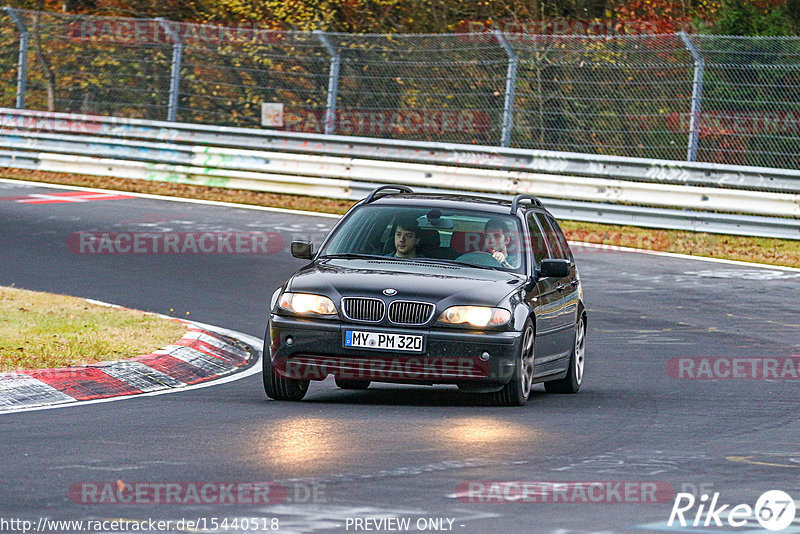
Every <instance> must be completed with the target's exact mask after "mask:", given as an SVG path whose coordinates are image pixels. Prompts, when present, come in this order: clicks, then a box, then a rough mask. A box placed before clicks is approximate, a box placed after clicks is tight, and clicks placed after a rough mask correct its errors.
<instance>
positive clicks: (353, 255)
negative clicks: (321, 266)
mask: <svg viewBox="0 0 800 534" xmlns="http://www.w3.org/2000/svg"><path fill="white" fill-rule="evenodd" d="M320 258H321V259H323V258H334V259H346V260H349V259H358V258H361V259H370V260H374V259H381V260H386V259H389V257H388V256H378V255H377V254H356V253H355V252H344V253H341V254H325V255H323V256H320Z"/></svg>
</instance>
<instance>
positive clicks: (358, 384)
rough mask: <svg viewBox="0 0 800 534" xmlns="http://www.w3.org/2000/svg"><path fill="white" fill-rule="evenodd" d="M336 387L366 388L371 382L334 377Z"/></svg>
mask: <svg viewBox="0 0 800 534" xmlns="http://www.w3.org/2000/svg"><path fill="white" fill-rule="evenodd" d="M334 380H335V381H336V387H338V388H339V389H367V388H368V387H369V385H370V384H371V382H370V381H369V380H353V379H348V378H336V377H334Z"/></svg>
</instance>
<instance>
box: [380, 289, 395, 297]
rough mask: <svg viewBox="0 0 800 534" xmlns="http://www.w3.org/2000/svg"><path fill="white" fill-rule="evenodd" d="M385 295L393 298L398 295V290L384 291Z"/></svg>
mask: <svg viewBox="0 0 800 534" xmlns="http://www.w3.org/2000/svg"><path fill="white" fill-rule="evenodd" d="M383 294H384V295H386V296H387V297H393V296H395V295H397V290H396V289H392V288H391V287H389V288H387V289H384V290H383Z"/></svg>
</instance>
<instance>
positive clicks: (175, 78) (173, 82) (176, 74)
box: [156, 17, 183, 122]
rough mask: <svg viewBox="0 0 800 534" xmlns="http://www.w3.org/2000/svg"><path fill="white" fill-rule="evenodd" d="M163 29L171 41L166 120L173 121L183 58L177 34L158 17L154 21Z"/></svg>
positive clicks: (167, 23) (181, 45)
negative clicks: (170, 67)
mask: <svg viewBox="0 0 800 534" xmlns="http://www.w3.org/2000/svg"><path fill="white" fill-rule="evenodd" d="M156 20H157V21H158V23H159V24H160V25H161V27H162V28H164V32H165V33H166V34H167V35H169V38H170V39H172V71H171V72H170V79H169V106H168V108H167V120H168V121H173V122H174V121H175V119H176V117H177V115H178V91H180V87H181V56H183V43H182V42H181V40H180V37H179V36H178V33H177V32H176V31H175V30H174V29H173V28H172V26H170V24H169V22H168V21H166V20H164V19H163V18H161V17H159V18H157V19H156Z"/></svg>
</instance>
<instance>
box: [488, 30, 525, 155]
mask: <svg viewBox="0 0 800 534" xmlns="http://www.w3.org/2000/svg"><path fill="white" fill-rule="evenodd" d="M492 33H493V34H494V36H495V37H496V38H497V42H499V43H500V46H502V47H503V50H505V52H506V55H507V56H508V70H507V71H506V98H505V101H504V102H503V134H502V137H501V139H500V146H504V147H507V146H508V145H510V144H511V129H512V128H513V127H514V92H515V90H516V87H517V63H518V62H519V57H518V56H517V53H516V52H514V49H513V48H511V45H510V44H508V41H506V38H505V37H503V33H502V32H501V31H499V30H492Z"/></svg>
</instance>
